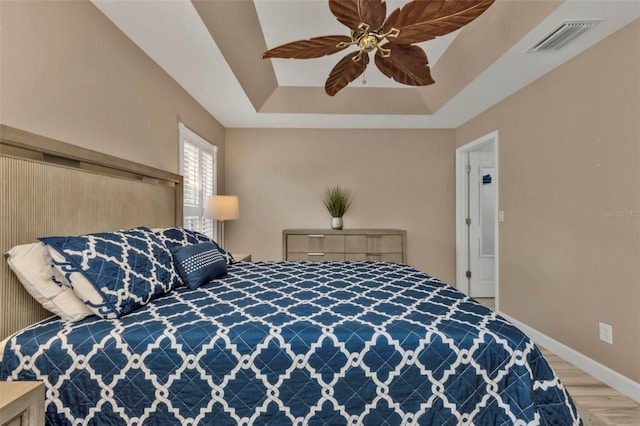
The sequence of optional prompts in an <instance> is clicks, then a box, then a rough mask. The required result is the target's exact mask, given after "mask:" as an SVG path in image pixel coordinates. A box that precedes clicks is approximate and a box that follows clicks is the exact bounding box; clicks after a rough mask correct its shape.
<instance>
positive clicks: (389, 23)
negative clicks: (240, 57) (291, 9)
mask: <svg viewBox="0 0 640 426" xmlns="http://www.w3.org/2000/svg"><path fill="white" fill-rule="evenodd" d="M493 2H494V0H412V1H410V2H408V3H407V4H405V5H404V6H403V7H402V8H398V9H396V10H394V11H393V12H392V13H391V14H390V15H389V16H388V17H386V14H387V5H386V3H385V1H384V0H329V9H330V10H331V13H332V14H333V15H334V16H335V17H336V18H337V19H338V21H340V22H341V23H342V24H344V25H346V26H347V27H348V28H349V29H350V30H351V36H350V37H347V36H337V35H336V36H323V37H314V38H311V39H308V40H299V41H294V42H291V43H287V44H283V45H281V46H278V47H274V48H273V49H269V50H267V51H266V52H264V53H263V55H262V57H263V58H264V59H267V58H293V59H312V58H320V57H322V56H326V55H331V54H333V53H337V52H339V51H341V50H343V49H345V48H347V47H349V46H352V45H355V46H357V47H358V49H359V50H357V51H356V52H352V53H349V54H348V55H347V56H345V57H343V58H342V59H341V60H340V61H339V62H338V63H337V64H336V66H335V67H333V69H332V70H331V72H330V73H329V77H328V78H327V81H326V83H325V91H326V92H327V94H328V95H330V96H334V95H335V94H336V93H338V92H339V91H340V90H342V89H343V88H345V87H346V86H347V85H348V84H349V83H351V82H352V81H353V80H355V79H356V78H358V76H360V75H361V74H362V73H363V72H364V70H365V68H366V67H367V65H368V63H369V53H370V52H372V51H374V50H375V51H376V53H375V56H374V59H375V63H376V66H377V67H378V69H379V70H380V71H381V72H382V73H383V74H384V75H386V76H387V77H389V78H392V79H393V80H395V81H397V82H398V83H401V84H406V85H410V86H426V85H429V84H433V83H434V80H433V78H432V77H431V69H430V68H429V61H428V59H427V54H426V53H425V51H424V50H423V49H422V48H421V47H419V46H417V45H415V44H414V43H421V42H423V41H427V40H431V39H434V38H436V37H439V36H443V35H445V34H448V33H450V32H453V31H455V30H457V29H459V28H462V27H463V26H464V25H466V24H468V23H469V22H471V21H473V20H474V19H476V18H477V17H478V16H480V15H481V14H482V13H483V12H484V11H485V10H487V9H488V8H489V6H491V5H492V4H493ZM383 43H384V44H383Z"/></svg>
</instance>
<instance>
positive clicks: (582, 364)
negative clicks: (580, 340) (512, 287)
mask: <svg viewBox="0 0 640 426" xmlns="http://www.w3.org/2000/svg"><path fill="white" fill-rule="evenodd" d="M499 314H500V315H502V316H503V317H505V318H506V319H507V320H509V321H510V322H511V323H513V325H515V326H516V327H518V328H519V329H520V330H522V331H523V332H524V333H525V334H526V335H527V336H529V338H531V340H533V341H534V342H535V343H536V344H539V345H540V346H543V347H544V348H546V349H548V350H550V351H551V352H553V353H554V354H556V355H558V356H559V357H560V358H562V359H564V360H565V361H567V362H570V363H571V364H573V365H575V366H576V367H578V368H579V369H581V370H583V371H584V372H586V373H588V374H590V375H592V376H593V377H595V378H596V379H598V380H600V381H601V382H603V383H605V384H607V385H608V386H611V387H612V388H614V389H616V390H617V391H619V392H621V393H623V394H625V395H626V396H628V397H629V398H631V399H633V400H634V401H636V402H637V403H639V404H640V383H638V382H635V381H633V380H631V379H630V378H628V377H626V376H623V375H622V374H620V373H618V372H616V371H614V370H612V369H610V368H609V367H607V366H605V365H602V364H600V363H599V362H597V361H594V360H592V359H591V358H589V357H587V356H585V355H583V354H581V353H580V352H578V351H576V350H575V349H571V348H570V347H568V346H566V345H564V344H562V343H560V342H558V341H557V340H554V339H552V338H551V337H549V336H547V335H545V334H542V333H540V332H539V331H538V330H535V329H533V328H531V327H529V326H528V325H526V324H524V323H522V322H520V321H518V320H517V319H515V318H512V317H510V316H509V315H507V314H504V313H502V312H499Z"/></svg>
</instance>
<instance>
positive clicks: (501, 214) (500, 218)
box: [498, 210, 504, 222]
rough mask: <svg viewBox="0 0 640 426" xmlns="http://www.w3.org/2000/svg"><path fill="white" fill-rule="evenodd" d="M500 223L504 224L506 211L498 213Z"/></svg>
mask: <svg viewBox="0 0 640 426" xmlns="http://www.w3.org/2000/svg"><path fill="white" fill-rule="evenodd" d="M498 222H504V210H500V211H499V212H498Z"/></svg>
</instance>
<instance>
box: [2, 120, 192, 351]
mask: <svg viewBox="0 0 640 426" xmlns="http://www.w3.org/2000/svg"><path fill="white" fill-rule="evenodd" d="M181 224H182V177H181V176H179V175H176V174H174V173H170V172H166V171H164V170H160V169H156V168H153V167H149V166H145V165H142V164H138V163H134V162H132V161H128V160H124V159H121V158H117V157H113V156H110V155H106V154H102V153H99V152H96V151H91V150H88V149H85V148H81V147H77V146H74V145H70V144H68V143H64V142H61V141H58V140H54V139H50V138H47V137H43V136H39V135H36V134H33V133H29V132H25V131H23V130H19V129H16V128H13V127H9V126H5V125H2V124H0V253H5V252H6V251H7V250H9V249H10V248H11V247H13V246H15V245H18V244H27V243H32V242H36V241H37V237H41V236H50V235H79V234H83V233H89V232H102V231H113V230H118V229H127V228H134V227H136V226H148V227H158V228H159V227H170V226H175V225H181ZM51 315H52V314H51V313H50V312H49V311H47V310H45V309H44V308H42V306H41V305H40V304H39V303H37V302H36V301H35V300H34V299H33V298H32V297H31V296H30V295H29V293H27V291H26V290H24V288H23V287H22V285H21V284H20V282H19V281H18V279H17V278H16V276H15V275H14V274H13V272H12V271H11V270H10V269H9V267H8V265H7V262H6V260H5V258H4V256H1V257H0V340H2V339H4V338H5V337H7V336H9V335H10V334H12V333H13V332H15V331H17V330H20V329H21V328H24V327H26V326H27V325H30V324H33V323H35V322H37V321H39V320H42V319H44V318H47V317H49V316H51Z"/></svg>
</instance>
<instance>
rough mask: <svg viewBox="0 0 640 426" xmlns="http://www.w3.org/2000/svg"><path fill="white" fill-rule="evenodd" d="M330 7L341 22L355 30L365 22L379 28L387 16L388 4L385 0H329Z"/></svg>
mask: <svg viewBox="0 0 640 426" xmlns="http://www.w3.org/2000/svg"><path fill="white" fill-rule="evenodd" d="M329 9H330V10H331V13H333V15H334V16H335V17H336V18H337V19H338V21H340V23H342V24H343V25H346V26H347V27H349V28H351V29H352V30H353V31H356V30H358V28H359V27H360V24H363V23H364V24H368V25H369V26H370V27H371V28H372V29H378V28H380V27H381V26H382V23H383V22H384V18H385V16H387V4H386V3H385V2H384V1H383V0H329Z"/></svg>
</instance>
